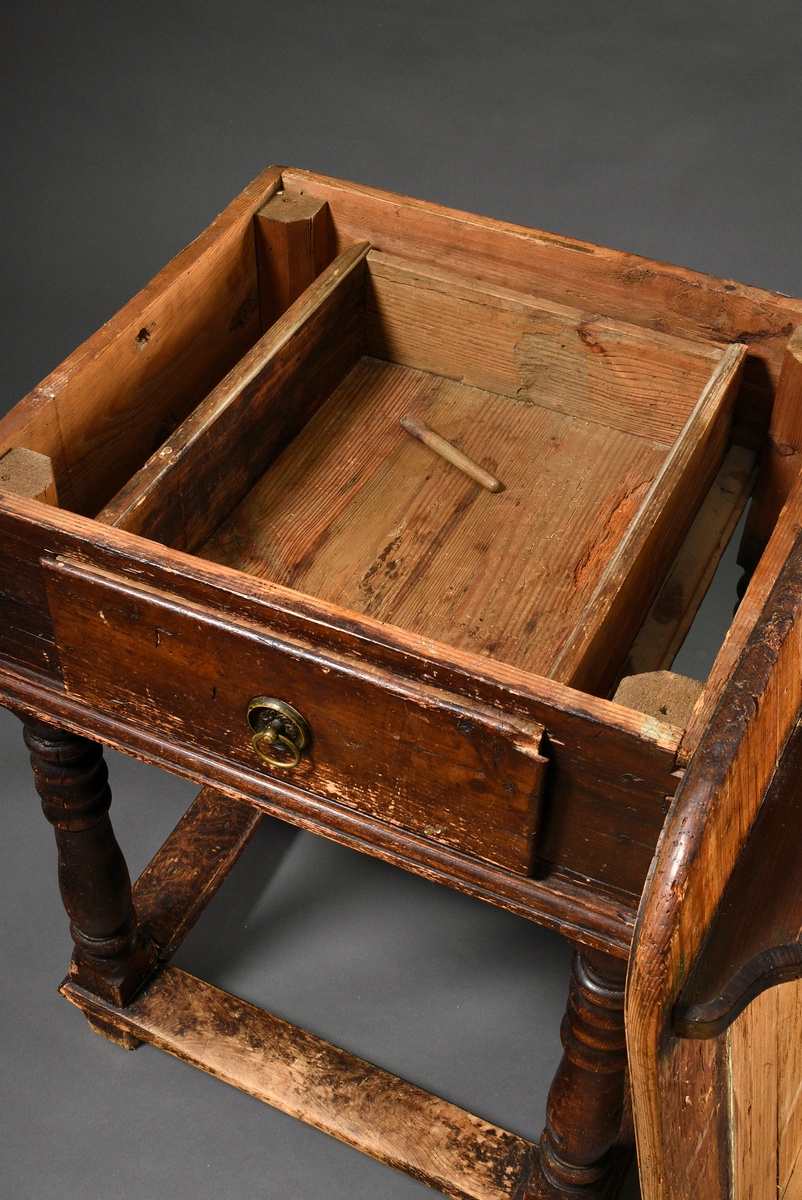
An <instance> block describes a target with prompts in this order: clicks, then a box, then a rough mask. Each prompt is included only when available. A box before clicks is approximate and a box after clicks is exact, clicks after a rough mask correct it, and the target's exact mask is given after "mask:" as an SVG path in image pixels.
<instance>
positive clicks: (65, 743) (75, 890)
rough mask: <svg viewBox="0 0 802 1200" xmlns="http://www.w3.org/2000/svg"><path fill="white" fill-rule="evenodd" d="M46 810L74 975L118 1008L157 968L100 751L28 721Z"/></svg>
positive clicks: (28, 742)
mask: <svg viewBox="0 0 802 1200" xmlns="http://www.w3.org/2000/svg"><path fill="white" fill-rule="evenodd" d="M25 743H26V745H27V747H28V749H29V751H30V754H31V765H32V767H33V773H34V779H35V781H36V789H37V791H38V792H39V795H40V797H41V800H42V810H43V812H44V814H45V816H46V817H47V819H48V821H49V822H50V823H51V825H52V826H53V828H54V830H55V834H56V846H57V848H58V877H59V887H60V889H61V899H62V902H63V904H64V908H65V909H66V912H67V915H68V916H69V918H70V932H71V934H72V939H73V942H74V943H75V952H74V955H73V961H72V966H71V969H70V976H71V978H72V979H74V980H75V981H76V982H79V983H80V984H81V985H82V986H84V987H88V988H90V989H91V991H92V992H94V993H95V994H96V995H97V996H101V997H103V999H105V1000H106V1001H107V1002H108V1003H110V1004H112V1005H116V1006H120V1005H123V1004H126V1003H127V1002H128V1001H129V1000H130V999H131V997H132V996H133V995H134V993H135V992H136V991H137V990H138V988H139V987H141V985H142V983H143V981H144V980H145V979H146V978H147V977H148V975H149V974H150V973H151V971H152V970H153V966H154V961H155V960H154V955H153V950H152V947H151V946H150V944H149V943H148V942H147V940H146V939H145V938H144V937H143V936H142V934H141V932H140V930H139V927H138V924H137V919H136V914H135V912H134V907H133V903H132V900H131V880H130V878H129V876H128V868H127V867H126V864H125V859H124V858H123V855H122V852H121V850H120V847H119V846H118V844H117V840H116V838H115V836H114V831H113V830H112V827H111V821H110V820H109V807H110V805H111V792H110V790H109V785H108V772H107V771H106V764H105V762H104V761H103V751H102V749H101V747H100V746H98V745H96V744H95V743H94V742H90V741H88V740H87V739H86V738H82V737H76V736H75V735H74V734H72V733H69V732H68V731H66V730H62V729H53V728H51V727H50V726H48V725H45V724H44V723H43V722H41V721H32V720H29V721H28V722H27V723H26V726H25Z"/></svg>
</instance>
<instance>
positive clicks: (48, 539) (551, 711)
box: [0, 497, 678, 940]
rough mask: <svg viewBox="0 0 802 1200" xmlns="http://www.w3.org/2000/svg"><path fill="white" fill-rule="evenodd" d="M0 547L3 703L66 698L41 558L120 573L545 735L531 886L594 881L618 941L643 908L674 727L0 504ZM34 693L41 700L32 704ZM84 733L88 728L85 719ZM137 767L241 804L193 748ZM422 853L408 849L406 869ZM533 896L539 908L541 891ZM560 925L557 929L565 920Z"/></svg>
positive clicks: (8, 502) (122, 540) (230, 781)
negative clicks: (181, 777) (174, 774)
mask: <svg viewBox="0 0 802 1200" xmlns="http://www.w3.org/2000/svg"><path fill="white" fill-rule="evenodd" d="M0 535H2V537H3V539H4V544H5V545H6V546H8V547H9V550H10V557H9V558H8V559H7V560H0V606H2V609H3V610H4V611H3V616H5V615H6V614H7V615H8V623H7V624H4V623H3V622H2V621H0V641H4V646H5V649H6V655H7V658H6V663H7V666H6V667H4V669H3V674H2V685H3V687H4V688H5V689H7V694H8V695H9V696H11V697H14V696H22V695H23V694H27V695H35V694H36V695H39V696H40V699H41V700H42V702H43V703H46V704H48V705H50V706H56V707H55V708H54V711H59V712H64V711H65V709H64V708H63V707H62V705H63V701H64V698H63V695H62V696H61V697H59V695H58V689H59V688H60V687H61V684H60V680H59V673H58V663H57V659H56V657H55V654H54V649H53V631H52V623H51V621H50V617H49V611H48V607H47V597H46V592H45V588H44V580H43V571H42V566H41V561H40V560H41V558H42V557H43V556H48V557H51V556H53V555H59V554H66V555H70V556H74V555H76V554H77V555H78V556H79V557H80V558H81V559H82V560H83V561H85V562H86V563H87V564H94V565H95V566H97V567H99V568H100V569H101V570H107V571H111V572H113V573H120V572H121V573H122V574H123V575H127V576H129V577H130V578H131V579H134V580H139V581H140V582H141V583H143V584H145V585H147V586H152V587H155V588H157V589H162V590H165V591H168V592H174V591H175V589H176V588H177V587H178V588H179V590H180V594H181V595H183V596H184V597H185V598H186V599H187V600H188V601H190V602H194V603H198V604H201V605H203V606H211V607H212V608H213V609H215V611H216V612H217V613H219V616H220V620H221V621H222V622H226V621H234V622H235V623H236V622H238V621H240V620H242V619H244V620H246V621H248V622H254V623H255V624H256V625H257V626H259V627H261V628H265V629H269V630H270V631H271V632H272V633H273V634H274V635H276V636H278V637H284V636H287V637H289V638H291V639H292V638H298V639H300V640H301V641H312V642H314V643H315V644H317V645H318V646H319V647H320V649H321V651H323V652H325V651H327V650H331V651H334V652H335V653H340V654H345V655H346V656H348V657H351V656H353V657H354V658H355V659H356V660H357V661H363V662H365V663H368V664H375V665H376V666H377V667H379V668H381V669H389V670H391V671H392V672H393V673H398V674H399V675H400V676H401V677H403V678H406V679H412V680H421V681H422V682H425V683H426V684H427V685H429V686H435V687H442V688H444V689H445V690H446V691H448V692H453V693H455V694H458V695H460V696H463V697H466V698H472V699H474V700H476V701H477V702H478V703H480V704H484V705H488V706H490V707H499V708H500V710H501V711H503V712H505V713H507V714H509V715H510V716H512V715H513V714H516V715H518V716H520V717H523V718H524V719H525V720H531V721H535V722H538V723H540V724H542V725H543V726H544V727H545V728H546V730H547V732H548V736H549V749H548V755H549V771H548V782H547V790H546V794H545V796H544V804H543V811H542V820H541V828H540V833H539V836H538V844H537V856H538V865H537V870H538V873H539V874H541V875H542V876H543V878H545V879H548V878H550V877H551V875H552V873H553V872H554V871H555V870H559V871H564V870H567V871H568V872H569V874H570V873H571V872H573V873H575V875H576V876H577V878H582V877H584V878H586V879H593V880H596V881H598V884H599V885H601V888H602V892H604V891H605V890H606V889H608V888H609V889H611V892H612V895H613V896H615V895H618V896H619V897H620V901H619V902H620V903H621V904H622V906H623V907H622V908H621V910H620V912H621V918H620V921H615V920H614V921H613V927H615V925H618V926H619V927H623V928H626V927H627V922H628V920H629V919H630V916H631V907H630V905H631V904H632V901H633V898H636V897H637V896H639V895H640V891H641V889H642V887H643V880H644V879H645V876H646V871H647V869H648V865H649V862H650V861H651V857H652V854H653V852H654V846H655V842H656V840H657V835H658V832H659V830H660V828H661V826H662V823H663V820H664V817H665V812H666V810H667V800H666V797H670V796H671V795H673V793H674V791H675V790H676V785H677V779H676V777H675V776H674V775H673V771H674V769H675V755H676V748H677V739H678V734H677V731H676V730H674V729H672V728H671V727H670V726H667V725H664V724H661V723H660V722H657V721H655V720H654V718H651V717H646V716H644V715H642V714H638V713H635V712H633V711H631V710H629V709H625V708H622V707H621V706H619V705H615V704H611V703H610V702H609V701H605V700H600V699H595V698H594V697H590V696H587V695H583V694H582V693H579V692H576V691H574V690H572V689H570V688H566V687H565V686H564V685H561V684H558V683H556V682H554V681H549V680H545V679H542V678H540V677H536V676H532V675H529V674H527V673H526V672H522V671H519V670H517V669H515V668H513V667H507V666H504V665H503V664H501V663H495V662H493V661H492V660H490V659H488V658H480V657H478V656H476V655H472V654H465V653H464V652H460V651H457V650H448V649H447V648H446V647H443V646H434V645H432V644H431V643H427V642H426V641H425V640H423V639H421V638H418V637H415V636H414V635H411V634H406V633H404V631H402V630H400V629H397V628H392V627H389V626H387V625H384V624H382V623H380V622H377V621H373V620H371V619H370V618H368V617H357V616H356V615H355V614H353V613H350V612H346V611H344V610H340V609H338V608H337V607H336V606H332V605H330V604H324V603H323V602H318V601H316V600H315V599H314V598H312V597H305V596H302V595H300V594H299V593H296V592H292V591H289V590H287V589H285V588H282V587H279V586H277V585H271V584H268V583H265V582H264V581H261V580H256V579H251V578H249V577H247V576H244V575H242V574H241V573H240V572H236V571H231V570H228V569H226V568H223V567H220V566H218V565H216V564H214V563H210V562H201V561H200V560H198V559H195V558H193V557H191V556H189V555H185V554H181V553H180V552H178V551H170V550H166V549H164V548H162V547H159V546H158V545H157V544H156V543H154V542H148V541H145V540H144V539H141V538H138V537H134V536H132V535H130V534H127V533H125V532H124V531H122V530H116V529H112V528H110V527H108V526H100V525H98V524H97V523H96V522H91V521H87V520H85V519H84V518H81V517H77V516H75V515H74V514H70V513H66V512H63V511H61V510H57V509H50V508H45V507H43V506H42V505H37V504H35V503H34V502H31V501H25V500H22V499H16V500H12V499H11V498H8V497H0ZM179 581H180V582H179ZM3 593H5V596H7V597H8V599H9V602H8V603H5V599H4V595H3ZM26 598H27V601H26ZM23 621H24V623H23ZM14 663H17V664H19V666H20V667H22V668H23V670H24V668H25V667H34V668H35V669H36V670H39V671H44V672H45V675H44V676H43V677H41V678H42V681H41V683H40V684H37V683H36V681H35V680H34V681H33V682H31V681H30V680H29V681H26V680H25V679H24V678H22V677H21V675H20V672H19V671H18V670H15V668H14V666H13V664H14ZM48 677H49V679H50V683H49V684H48V683H47V679H48ZM42 687H43V688H44V691H40V690H37V689H38V688H42ZM45 692H46V693H47V698H46V699H45V694H44V693H45ZM70 711H73V712H74V710H70ZM80 719H81V720H82V721H87V720H94V719H95V718H94V717H92V716H91V714H89V713H88V712H87V711H86V710H85V709H84V710H82V716H81V718H80ZM112 725H113V727H114V729H115V733H114V738H115V740H119V741H121V742H122V743H126V742H128V743H129V744H131V743H133V744H135V745H141V746H144V744H145V741H144V740H143V735H142V734H141V733H137V734H136V736H134V733H133V731H128V732H126V730H125V728H124V723H123V722H122V721H118V722H116V723H114V722H112ZM104 728H105V729H106V730H107V731H108V730H109V728H110V727H109V725H106V724H104ZM147 754H148V755H149V756H155V757H156V759H158V760H159V761H161V762H164V763H166V762H167V761H171V762H173V763H180V770H182V771H183V772H184V773H188V774H189V775H190V777H191V778H196V779H197V780H198V782H199V783H202V784H211V785H214V784H215V783H216V782H217V783H220V782H222V781H223V780H225V787H226V788H228V789H232V790H235V791H236V790H237V789H239V790H241V791H244V793H245V794H249V788H248V782H247V778H246V777H244V776H243V775H242V773H241V772H237V771H236V770H234V769H233V768H232V767H231V765H230V764H225V763H222V762H220V763H217V762H216V763H215V764H214V767H213V769H212V767H211V765H210V764H208V763H202V762H198V761H197V760H196V759H195V758H194V757H193V755H192V753H191V748H188V747H183V748H181V747H178V748H176V747H170V746H160V745H159V743H158V740H157V739H152V740H150V741H149V742H148V749H147ZM271 797H272V799H271V803H274V804H275V808H274V809H273V811H276V812H277V813H279V814H280V813H281V812H282V811H285V810H287V811H289V812H292V813H294V814H297V813H303V814H305V815H306V818H308V819H311V816H312V813H313V811H314V809H313V808H311V807H310V806H309V804H308V803H307V801H305V800H304V799H303V797H302V796H300V795H298V794H297V793H295V794H291V793H290V792H286V791H283V790H282V788H281V786H280V785H271ZM611 814H615V819H611ZM292 819H295V817H294V816H293V818H292ZM325 820H326V822H327V823H328V822H332V823H333V826H334V828H335V829H336V828H342V826H343V824H345V823H347V822H346V817H345V814H344V813H343V812H340V811H338V810H337V809H336V807H331V808H327V810H326V816H325ZM377 836H379V834H378V832H377ZM368 840H369V839H368ZM380 840H381V839H380ZM420 853H422V850H421V849H420V848H416V849H415V851H414V854H413V855H412V857H415V856H417V855H419V854H420ZM466 869H467V864H465V863H463V862H460V864H459V866H452V865H451V864H450V863H449V865H448V870H449V871H453V872H454V874H455V875H456V876H457V877H459V876H460V875H461V874H462V873H463V872H464V871H465V870H466ZM497 886H498V881H496V882H493V884H492V886H491V888H490V890H491V891H492V890H493V889H495V888H496V887H497ZM594 886H595V885H594ZM513 891H514V889H513ZM535 893H536V895H537V896H540V892H538V891H537V889H535ZM580 893H581V889H580V891H579V892H573V893H572V894H573V895H574V896H575V897H578V895H579V894H580ZM548 895H549V887H548V885H547V886H546V887H545V888H544V889H543V896H544V898H545V899H544V903H546V904H550V901H549V900H548ZM627 897H628V899H627ZM527 903H528V901H527ZM536 903H537V904H540V903H541V900H540V899H537V901H536ZM600 903H602V905H603V907H604V909H605V912H607V913H611V912H614V911H615V903H613V906H612V909H611V908H610V907H608V906H607V904H606V903H605V902H604V901H603V900H600ZM591 907H592V906H591ZM583 908H584V906H583ZM560 911H561V913H562V916H561V919H564V918H565V917H566V916H567V911H566V910H565V909H564V908H561V909H560ZM588 920H590V921H591V923H592V924H593V921H594V918H593V917H592V916H591V915H590V914H589V913H585V912H584V911H583V913H582V915H581V919H580V920H579V921H578V929H579V931H580V932H579V933H578V935H577V936H578V937H580V940H581V936H584V934H581V931H582V930H583V929H585V926H586V922H587V921H588ZM605 920H606V917H605ZM605 928H610V926H607V925H606V926H605ZM580 934H581V936H580ZM611 936H612V934H611ZM628 936H629V935H628V934H627V938H628Z"/></svg>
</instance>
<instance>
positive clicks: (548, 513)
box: [202, 359, 665, 675]
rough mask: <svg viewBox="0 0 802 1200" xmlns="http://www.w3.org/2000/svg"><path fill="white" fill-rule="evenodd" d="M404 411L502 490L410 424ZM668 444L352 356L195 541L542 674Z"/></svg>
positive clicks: (211, 552)
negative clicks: (290, 438)
mask: <svg viewBox="0 0 802 1200" xmlns="http://www.w3.org/2000/svg"><path fill="white" fill-rule="evenodd" d="M410 412H411V413H414V414H416V415H417V416H419V417H420V418H421V419H423V420H424V421H425V422H426V423H427V424H428V425H429V426H430V427H431V428H433V429H434V430H435V431H436V432H437V433H440V434H442V436H443V437H445V438H447V439H448V440H450V441H453V442H456V443H457V444H458V446H459V448H460V449H461V450H463V451H464V452H465V453H466V454H468V455H469V456H470V457H472V458H474V459H475V460H476V461H478V462H479V463H480V464H481V465H483V466H485V467H486V468H487V469H489V470H491V471H492V472H493V473H494V474H496V475H497V476H498V477H499V478H501V480H502V482H503V484H504V491H503V492H501V493H499V494H492V493H488V492H487V491H486V490H485V489H483V488H481V487H480V486H479V485H478V484H477V483H475V482H473V481H472V480H470V479H468V478H467V477H465V476H464V475H462V474H461V473H460V472H458V471H457V470H456V469H455V468H454V467H452V466H451V465H450V464H448V463H445V462H442V461H440V460H438V459H437V458H434V457H433V456H432V455H431V453H430V452H428V451H427V450H426V449H425V448H423V447H421V446H419V445H417V444H416V443H415V442H413V441H411V440H410V439H409V438H408V437H407V435H406V434H405V433H404V431H403V429H402V428H401V426H400V418H401V417H402V416H404V415H405V414H407V413H410ZM664 457H665V451H664V450H663V448H662V447H661V446H656V445H654V444H653V443H652V442H650V441H648V440H646V439H643V438H640V437H638V436H633V435H632V434H625V433H622V432H620V431H618V430H615V429H607V428H605V427H604V426H600V425H597V424H595V423H590V422H586V421H576V420H573V419H572V418H570V417H567V416H564V415H563V414H561V413H555V412H552V411H551V410H550V409H548V408H543V407H540V406H538V405H534V404H526V405H522V404H520V403H516V402H515V401H513V400H510V399H509V398H507V397H503V396H499V395H497V394H494V393H490V392H485V391H480V390H479V389H476V388H472V387H469V386H467V385H465V384H462V383H459V382H457V381H456V380H449V379H441V378H438V377H436V376H433V375H431V374H429V373H425V372H422V371H414V370H412V369H410V368H402V367H398V366H394V365H391V364H386V363H382V362H379V361H377V360H375V359H363V360H362V361H361V362H360V363H359V364H358V365H357V367H356V368H355V369H354V370H353V371H352V372H351V373H350V374H349V376H348V377H347V379H346V380H345V381H344V383H343V384H342V385H341V387H340V388H339V389H337V391H335V393H334V394H333V395H332V397H331V398H330V400H329V401H328V402H327V404H326V405H325V406H324V408H323V409H321V410H320V412H319V414H318V416H317V417H316V418H315V419H313V421H311V422H310V424H309V425H308V426H307V427H306V429H305V431H304V434H303V436H302V437H299V438H297V439H296V440H295V442H294V443H293V444H292V445H291V446H290V447H289V449H288V450H287V451H286V452H285V454H284V455H283V456H282V458H281V459H280V460H279V462H277V463H276V465H275V467H274V468H273V469H272V470H270V471H269V472H268V473H267V475H266V476H265V477H264V478H263V479H262V480H261V481H260V483H259V484H257V485H256V487H255V488H254V489H253V491H252V492H251V493H250V495H249V496H248V497H247V498H246V500H245V501H244V502H243V503H242V504H241V505H240V506H239V508H238V509H237V511H236V512H235V513H234V514H233V515H232V517H231V519H230V521H229V522H227V523H226V524H225V525H224V526H223V527H222V528H221V529H220V530H219V531H218V533H217V534H216V535H215V537H214V538H213V539H212V541H211V542H210V543H209V544H208V545H207V546H206V547H204V549H203V551H202V553H203V554H204V556H208V557H212V558H214V559H215V560H216V561H218V562H222V563H225V564H227V565H229V566H232V567H236V568H237V569H239V570H242V571H245V572H247V573H249V574H254V575H257V576H260V577H262V578H267V579H271V580H273V581H275V582H277V583H281V584H285V585H286V586H288V587H292V588H294V589H296V590H297V591H300V592H305V593H309V594H311V595H314V596H318V597H319V598H320V599H323V600H329V601H332V602H333V603H335V604H337V605H340V606H342V607H343V608H350V609H354V610H355V611H357V612H363V613H365V614H366V615H368V616H370V617H373V618H375V619H377V620H380V621H384V622H389V623H390V624H394V625H400V626H401V627H403V628H405V629H408V630H410V631H411V632H413V633H417V634H420V635H422V636H424V637H427V638H432V639H434V640H436V641H441V642H445V643H447V644H449V645H452V646H456V647H458V648H460V649H467V650H472V651H475V652H478V653H483V654H487V655H491V654H492V656H493V657H494V658H497V659H499V660H501V661H502V662H509V663H512V664H514V665H516V666H518V667H521V668H523V669H525V670H528V671H532V672H534V673H537V674H542V675H547V674H549V671H550V668H551V666H552V664H553V662H554V659H555V657H556V655H557V653H558V651H559V649H560V647H561V645H562V643H563V642H564V640H565V637H566V636H567V633H568V632H569V631H570V629H571V628H572V625H573V622H574V620H575V619H576V615H577V614H578V613H579V612H580V611H581V609H582V607H583V604H584V602H585V601H586V599H587V598H588V596H589V595H590V593H591V592H592V590H593V587H594V585H595V583H596V581H597V579H598V575H599V572H600V571H601V570H602V569H603V567H604V563H605V557H604V550H605V549H606V548H607V547H608V546H609V547H610V549H609V550H608V551H607V553H608V555H609V554H610V553H612V551H613V550H614V548H615V547H616V545H617V543H618V541H619V540H620V538H621V537H622V536H623V535H624V533H625V532H626V530H627V529H628V527H629V525H630V523H631V521H632V520H633V519H634V518H635V515H636V513H637V511H638V508H639V505H640V503H641V501H642V499H643V497H644V495H645V492H646V491H647V489H648V487H649V484H650V483H651V481H652V479H653V478H654V476H655V475H656V474H657V471H658V469H659V466H660V464H661V463H662V461H663V459H664Z"/></svg>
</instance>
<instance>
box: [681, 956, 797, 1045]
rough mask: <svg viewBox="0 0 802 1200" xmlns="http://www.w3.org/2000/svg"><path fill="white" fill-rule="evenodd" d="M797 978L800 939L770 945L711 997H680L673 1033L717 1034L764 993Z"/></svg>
mask: <svg viewBox="0 0 802 1200" xmlns="http://www.w3.org/2000/svg"><path fill="white" fill-rule="evenodd" d="M800 978H802V942H799V941H796V942H789V943H788V944H787V945H784V946H771V947H770V948H768V949H767V950H765V951H762V952H761V953H760V954H756V955H755V956H754V957H753V958H751V959H750V960H749V961H748V962H746V963H744V964H743V966H741V967H740V968H739V969H738V970H737V971H736V972H735V974H734V975H733V976H732V977H731V978H730V979H729V980H728V981H727V983H726V985H725V986H724V987H723V988H722V989H721V991H720V992H719V993H718V995H716V996H714V997H713V998H712V999H710V1000H707V1001H704V1002H702V1003H683V1002H682V997H680V1000H679V1001H678V1003H677V1004H676V1005H675V1006H674V1014H673V1023H674V1032H675V1033H676V1035H677V1037H684V1038H697V1039H703V1038H711V1037H718V1035H719V1034H721V1033H724V1031H725V1030H727V1029H729V1027H730V1025H732V1023H733V1021H735V1019H736V1018H737V1017H738V1016H740V1014H741V1013H742V1012H743V1011H744V1009H745V1008H746V1007H747V1005H749V1004H751V1003H752V1001H753V1000H755V999H756V998H757V997H758V996H760V995H762V993H763V992H766V991H768V990H769V988H773V987H778V986H779V985H780V984H782V983H792V982H793V981H794V980H795V979H800Z"/></svg>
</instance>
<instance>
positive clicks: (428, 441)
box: [401, 416, 504, 492]
mask: <svg viewBox="0 0 802 1200" xmlns="http://www.w3.org/2000/svg"><path fill="white" fill-rule="evenodd" d="M401 426H402V428H403V429H405V430H406V431H407V433H409V434H411V435H412V437H414V438H417V440H418V441H419V442H422V443H423V445H424V446H426V448H427V449H429V450H433V451H434V452H435V454H439V455H440V457H441V458H444V459H445V460H446V462H449V463H451V465H452V467H456V468H457V469H458V470H460V471H462V472H464V474H465V475H470V477H471V479H475V480H476V482H477V483H481V485H482V487H484V488H487V490H488V491H489V492H503V491H504V484H503V483H502V482H501V480H500V479H496V477H495V475H491V474H490V472H489V471H486V470H485V469H484V467H480V466H479V464H478V463H475V462H474V461H473V459H472V458H468V455H467V454H463V453H462V451H461V450H458V449H457V447H456V446H452V444H451V442H447V441H446V439H445V438H444V437H441V436H440V434H439V433H435V432H434V430H433V429H430V428H429V426H428V425H424V423H423V421H419V420H418V418H417V417H411V416H405V417H402V418H401Z"/></svg>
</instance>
